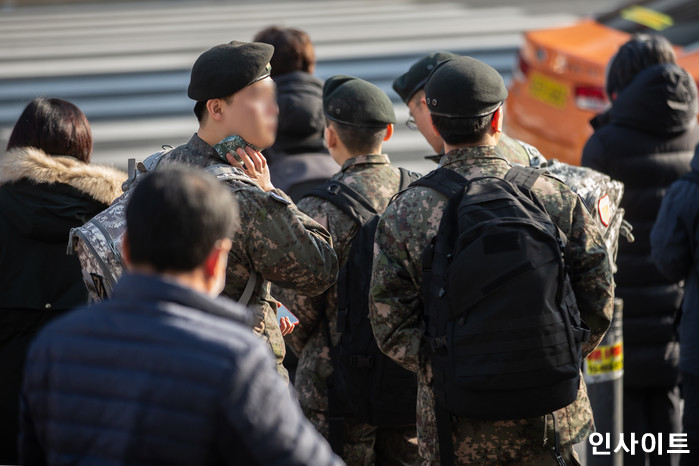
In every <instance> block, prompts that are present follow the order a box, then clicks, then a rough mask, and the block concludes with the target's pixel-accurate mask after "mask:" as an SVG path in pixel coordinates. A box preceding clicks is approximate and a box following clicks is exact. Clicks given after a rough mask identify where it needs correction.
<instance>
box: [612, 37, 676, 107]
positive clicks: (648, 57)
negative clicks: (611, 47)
mask: <svg viewBox="0 0 699 466" xmlns="http://www.w3.org/2000/svg"><path fill="white" fill-rule="evenodd" d="M676 62H677V57H676V56H675V51H674V49H673V48H672V44H671V43H670V41H668V40H667V39H666V38H665V37H663V36H660V35H657V34H636V35H634V36H633V38H631V39H630V40H629V41H628V42H626V43H625V44H624V45H622V46H621V47H619V51H618V52H617V53H616V55H614V57H612V59H611V61H610V63H609V68H608V69H607V83H606V91H607V95H608V96H609V97H611V96H612V95H613V94H615V93H617V94H618V93H619V92H621V91H623V90H624V89H625V88H626V86H628V85H629V83H630V82H631V81H632V80H633V78H634V77H635V76H636V75H637V74H638V73H640V72H641V71H643V70H644V69H646V68H649V67H651V66H653V65H661V64H664V63H672V64H675V63H676Z"/></svg>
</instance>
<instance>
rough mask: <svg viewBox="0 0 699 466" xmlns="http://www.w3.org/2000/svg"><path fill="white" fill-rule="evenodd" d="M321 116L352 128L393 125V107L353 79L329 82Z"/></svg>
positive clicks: (373, 89) (336, 78)
mask: <svg viewBox="0 0 699 466" xmlns="http://www.w3.org/2000/svg"><path fill="white" fill-rule="evenodd" d="M323 113H325V116H326V117H328V118H330V119H331V120H334V121H337V122H338V123H344V124H347V125H352V126H366V127H377V128H378V127H382V126H386V125H389V124H392V123H395V122H396V113H395V111H394V110H393V103H392V102H391V99H389V98H388V96H387V95H386V93H385V92H384V91H382V90H381V89H379V88H378V87H376V86H375V85H374V84H371V83H370V82H367V81H364V80H362V79H359V78H354V77H352V76H344V75H337V76H333V77H331V78H328V79H327V80H326V81H325V85H324V86H323Z"/></svg>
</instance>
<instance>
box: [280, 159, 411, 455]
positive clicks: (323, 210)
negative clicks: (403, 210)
mask: <svg viewBox="0 0 699 466" xmlns="http://www.w3.org/2000/svg"><path fill="white" fill-rule="evenodd" d="M332 179H333V180H335V181H341V182H343V183H345V184H347V185H348V186H350V187H351V188H352V189H354V190H356V191H358V192H359V193H361V194H362V195H363V196H365V197H366V198H367V200H369V201H371V203H372V206H373V207H374V208H375V209H376V210H377V211H378V212H382V211H383V210H384V209H385V208H386V206H387V205H388V202H389V201H390V199H391V198H392V197H393V195H394V194H395V193H396V192H397V191H398V188H399V186H400V172H399V171H398V169H396V168H394V167H392V166H391V165H390V161H389V158H388V156H387V155H383V154H381V155H364V156H359V157H354V158H351V159H349V160H347V161H346V162H345V163H344V164H343V166H342V168H341V170H340V172H338V173H337V174H336V175H335V176H333V177H332ZM298 207H299V209H301V210H302V211H303V212H305V213H307V214H308V215H309V216H310V217H312V218H313V219H314V220H316V221H317V222H318V223H320V224H321V225H323V226H325V227H326V228H327V229H328V231H330V234H331V236H332V239H333V246H334V248H335V252H336V253H337V257H338V261H339V264H340V267H342V265H344V263H345V262H346V261H347V256H348V254H349V250H350V246H351V242H352V238H354V235H355V234H356V232H357V229H358V228H357V225H356V224H355V223H354V221H353V220H352V219H351V218H350V217H349V216H348V215H347V214H345V213H344V212H342V211H341V210H340V209H338V208H337V207H335V206H334V205H333V204H331V203H330V202H328V201H324V200H322V199H320V198H317V197H306V198H304V199H302V200H301V201H299V204H298ZM275 295H276V296H277V297H278V298H279V300H280V301H281V302H283V303H284V304H285V305H286V306H287V307H288V308H289V310H291V312H292V313H294V314H295V315H296V316H297V317H298V318H299V324H298V325H297V326H296V329H295V330H294V332H293V333H291V334H290V335H288V336H287V337H286V342H287V343H288V344H289V345H290V346H291V347H292V348H293V350H294V352H296V354H298V355H299V364H298V367H297V369H296V380H295V388H296V391H297V393H298V396H299V402H300V403H301V407H302V408H303V410H304V413H305V414H306V416H307V417H308V418H309V420H310V421H311V422H313V424H314V425H315V426H316V429H318V430H319V431H320V432H321V433H322V434H323V435H324V436H325V437H326V438H327V436H328V426H327V418H326V413H327V411H328V395H327V383H326V381H327V380H328V378H329V377H330V376H331V375H332V370H333V368H332V363H331V360H330V348H329V346H328V334H327V330H326V329H327V328H328V327H329V328H330V332H331V336H330V338H331V339H332V342H333V345H337V344H338V343H339V341H340V335H339V334H338V333H337V332H336V331H335V327H336V326H335V323H336V321H337V286H335V285H333V286H332V287H331V288H330V289H329V290H328V291H326V292H325V293H323V294H322V295H320V296H316V297H307V296H302V295H300V294H299V293H294V292H292V291H290V290H279V291H276V290H275ZM345 427H346V431H345V440H346V445H345V452H347V453H349V452H352V454H351V455H350V456H347V457H344V460H345V461H346V462H347V464H362V465H363V464H373V461H370V459H371V458H373V455H374V452H373V449H372V447H371V445H372V444H373V442H370V441H367V440H366V437H369V438H372V439H379V438H381V431H382V429H379V430H378V431H377V430H376V428H373V427H371V426H367V425H364V424H360V423H354V424H351V423H350V424H348V423H347V422H346V424H345ZM407 429H408V431H410V429H412V436H411V437H415V426H410V427H408V428H407ZM362 432H365V433H364V434H362ZM399 437H400V438H402V439H405V438H406V435H405V433H404V432H403V433H401V434H400V435H399ZM352 439H363V440H362V441H361V442H360V441H359V440H357V442H359V444H355V445H354V446H352V445H353V440H352ZM391 442H392V443H393V444H396V446H397V444H398V443H401V444H402V446H401V447H400V448H395V450H394V455H395V458H396V461H406V464H411V462H412V464H415V459H416V458H417V448H416V445H415V444H414V443H409V442H405V441H404V440H403V441H400V440H395V439H393V440H391ZM375 448H379V449H380V448H381V446H379V445H378V444H377V445H375ZM360 459H362V460H361V461H360ZM365 460H366V461H365ZM381 464H383V463H381ZM395 464H401V463H395Z"/></svg>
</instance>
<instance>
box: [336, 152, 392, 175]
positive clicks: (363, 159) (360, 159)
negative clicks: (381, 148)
mask: <svg viewBox="0 0 699 466" xmlns="http://www.w3.org/2000/svg"><path fill="white" fill-rule="evenodd" d="M386 163H391V161H390V160H389V158H388V155H386V154H368V155H358V156H356V157H352V158H350V159H347V160H345V163H343V164H342V169H341V170H342V171H345V170H347V169H348V168H350V167H353V166H355V165H362V164H386Z"/></svg>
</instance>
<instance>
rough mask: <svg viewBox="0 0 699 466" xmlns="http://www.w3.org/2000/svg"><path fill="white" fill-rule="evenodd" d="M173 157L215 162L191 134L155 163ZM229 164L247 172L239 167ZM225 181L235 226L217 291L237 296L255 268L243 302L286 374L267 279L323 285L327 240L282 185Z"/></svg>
mask: <svg viewBox="0 0 699 466" xmlns="http://www.w3.org/2000/svg"><path fill="white" fill-rule="evenodd" d="M173 163H180V164H186V165H191V166H196V167H202V168H203V167H207V166H210V165H217V164H220V163H221V159H220V158H219V157H218V154H217V153H216V151H215V150H214V149H213V148H212V147H211V146H209V145H208V144H207V143H206V142H204V141H203V140H202V139H201V138H199V136H197V135H196V134H195V135H194V136H192V138H191V139H190V140H189V142H188V143H187V144H185V145H183V146H179V147H176V148H175V149H173V150H172V151H171V152H170V153H169V154H167V155H166V156H165V157H164V158H163V161H162V162H161V166H166V165H168V164H173ZM233 170H234V171H235V172H236V174H238V175H242V177H243V178H247V176H246V175H245V173H244V172H243V171H242V170H239V169H237V168H234V169H233ZM227 184H228V185H229V188H230V190H231V192H232V193H233V195H234V197H235V198H236V200H237V201H238V206H239V210H240V224H241V229H240V231H238V232H236V234H235V235H234V236H233V238H231V239H232V241H233V247H232V248H231V252H230V254H229V255H228V268H227V272H226V286H225V288H224V290H223V294H224V295H225V296H227V297H229V298H231V299H238V298H239V297H240V295H241V294H242V293H243V290H244V289H245V285H246V283H247V282H248V278H249V277H250V274H251V273H256V274H258V276H259V278H260V279H258V281H257V283H258V284H257V286H256V289H255V291H254V293H253V295H252V297H251V299H250V301H249V304H248V308H249V309H251V310H252V312H253V315H254V319H253V324H254V331H255V333H256V334H258V335H259V336H260V337H261V338H262V339H263V340H265V341H266V342H267V343H268V344H269V346H270V348H271V349H272V351H273V352H274V355H275V357H276V359H277V369H278V371H279V374H280V375H282V377H284V378H286V379H287V380H288V373H287V371H286V368H284V366H283V365H282V361H283V360H284V355H285V353H286V348H285V345H284V339H283V337H282V334H281V330H280V329H279V323H278V322H277V304H276V300H275V299H274V298H273V297H272V295H271V294H270V282H274V283H276V284H278V285H280V286H283V287H285V288H290V289H293V290H294V291H295V292H297V293H299V294H302V295H309V296H313V295H318V294H320V293H322V292H323V291H325V290H326V289H328V288H329V287H330V286H331V285H332V284H333V283H335V280H336V279H337V270H338V268H337V257H336V256H335V252H334V251H333V248H332V240H331V238H330V234H329V233H328V231H327V230H326V229H325V228H324V227H322V226H321V225H319V224H318V223H317V222H315V221H314V220H312V219H311V218H310V217H308V216H307V215H305V214H303V213H302V212H301V211H300V210H298V209H297V208H296V206H295V205H294V203H293V202H292V201H291V199H290V198H289V197H288V196H287V195H286V194H284V193H283V192H282V191H280V190H278V189H275V190H272V191H271V192H264V191H263V190H262V189H261V188H260V187H259V186H258V185H257V184H256V183H255V182H253V181H252V180H251V179H249V178H248V181H245V180H244V179H240V178H236V179H234V180H231V181H229V182H227Z"/></svg>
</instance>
